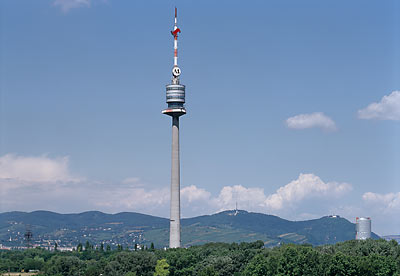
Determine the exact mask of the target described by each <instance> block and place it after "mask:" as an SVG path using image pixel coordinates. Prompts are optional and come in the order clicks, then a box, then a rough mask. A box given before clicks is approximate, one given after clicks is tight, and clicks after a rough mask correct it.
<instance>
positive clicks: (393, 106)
mask: <svg viewBox="0 0 400 276" xmlns="http://www.w3.org/2000/svg"><path fill="white" fill-rule="evenodd" d="M358 118H360V119H378V120H394V121H399V120H400V91H393V92H392V93H390V94H389V95H387V96H383V98H382V99H381V101H380V102H377V103H376V102H375V103H371V104H370V105H368V106H367V107H366V108H363V109H360V110H358Z"/></svg>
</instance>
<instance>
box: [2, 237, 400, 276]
mask: <svg viewBox="0 0 400 276" xmlns="http://www.w3.org/2000/svg"><path fill="white" fill-rule="evenodd" d="M22 270H24V271H29V270H39V271H40V273H39V275H43V276H44V275H46V276H64V275H65V276H67V275H68V276H76V275H82V276H99V275H104V276H133V275H170V276H175V275H200V276H201V275H220V276H228V275H229V276H230V275H236V276H237V275H281V276H283V275H285V276H287V275H317V276H321V275H329V276H330V275H338V276H339V275H343V276H347V275H364V276H369V275H370V276H384V275H395V276H397V275H400V245H399V244H398V243H397V242H396V241H385V240H382V239H381V240H372V239H370V240H366V241H356V240H352V241H347V242H341V243H337V244H334V245H323V246H317V247H313V246H311V245H295V244H283V245H281V246H278V247H274V248H264V243H263V242H262V241H257V242H253V243H240V244H236V243H232V244H227V243H209V244H205V245H201V246H192V247H189V248H179V249H168V250H163V249H154V247H153V246H152V247H150V248H149V249H144V250H143V249H140V250H135V251H128V250H124V248H122V246H119V247H118V248H117V249H115V250H112V249H111V248H110V247H109V246H106V247H104V246H100V247H97V248H94V246H93V245H91V244H89V243H88V242H87V243H86V244H85V245H81V244H80V245H79V246H78V247H77V248H76V250H74V251H72V252H59V251H57V250H55V251H48V250H44V249H40V248H35V249H29V250H22V251H17V250H11V251H8V250H3V251H0V271H1V272H7V271H11V272H20V271H22Z"/></svg>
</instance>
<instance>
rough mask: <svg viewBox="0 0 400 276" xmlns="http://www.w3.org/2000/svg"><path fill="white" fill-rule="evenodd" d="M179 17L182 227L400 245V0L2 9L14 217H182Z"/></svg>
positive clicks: (64, 0)
mask: <svg viewBox="0 0 400 276" xmlns="http://www.w3.org/2000/svg"><path fill="white" fill-rule="evenodd" d="M175 6H177V7H178V16H179V18H178V25H179V27H180V28H181V30H182V34H181V35H180V37H179V65H180V67H181V69H182V76H181V82H182V83H183V84H185V85H186V86H187V90H186V101H187V104H186V107H187V111H188V113H187V115H186V116H184V117H182V119H181V162H182V164H181V172H182V179H181V185H182V213H183V215H184V216H186V217H188V216H194V215H199V214H209V213H213V212H217V211H219V210H224V209H232V208H234V206H235V202H236V201H238V206H239V208H241V209H246V210H249V211H257V212H263V213H271V214H276V215H280V216H282V217H284V218H288V219H297V220H300V219H310V218H315V217H320V216H323V215H328V214H332V213H335V214H339V215H342V216H344V217H346V218H348V219H349V220H351V221H354V218H355V217H356V216H370V217H371V218H372V220H373V230H374V231H376V232H377V233H378V234H400V220H399V219H398V215H396V214H398V213H399V212H400V147H399V142H398V141H400V92H398V91H399V90H400V50H399V49H400V35H399V34H400V3H398V2H396V1H320V0H319V1H309V0H307V1H248V2H246V3H244V2H243V1H117V0H107V1H106V0H104V1H101V0H40V1H15V0H14V1H11V0H6V1H2V2H1V3H0V13H1V14H0V20H1V21H0V89H1V90H0V185H1V186H0V187H1V188H0V192H1V193H0V212H5V211H10V210H24V211H32V210H37V209H47V210H52V211H58V212H63V213H68V212H81V211H86V210H101V211H104V212H120V211H137V212H144V213H148V214H153V215H159V216H165V217H167V216H168V215H169V212H168V200H169V181H170V143H171V137H170V136H171V129H170V127H171V121H170V118H168V117H167V116H163V115H162V114H161V110H162V109H163V108H165V107H166V104H165V84H167V83H169V82H170V78H171V75H170V74H171V73H170V72H171V68H172V62H173V59H172V56H173V49H172V46H173V44H172V42H173V41H172V36H171V34H170V33H169V31H170V30H171V29H172V27H173V9H174V7H175Z"/></svg>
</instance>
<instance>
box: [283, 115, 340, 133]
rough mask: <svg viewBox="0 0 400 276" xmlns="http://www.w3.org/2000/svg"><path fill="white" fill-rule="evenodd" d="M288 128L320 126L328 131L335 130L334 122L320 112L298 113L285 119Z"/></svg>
mask: <svg viewBox="0 0 400 276" xmlns="http://www.w3.org/2000/svg"><path fill="white" fill-rule="evenodd" d="M286 125H287V127H288V128H293V129H306V128H322V129H324V130H328V131H334V130H336V124H335V122H334V121H333V120H332V119H331V118H329V117H328V116H326V115H325V114H324V113H322V112H314V113H310V114H299V115H296V116H293V117H290V118H288V119H287V120H286Z"/></svg>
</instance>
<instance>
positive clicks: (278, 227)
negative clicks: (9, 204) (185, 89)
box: [0, 211, 378, 247]
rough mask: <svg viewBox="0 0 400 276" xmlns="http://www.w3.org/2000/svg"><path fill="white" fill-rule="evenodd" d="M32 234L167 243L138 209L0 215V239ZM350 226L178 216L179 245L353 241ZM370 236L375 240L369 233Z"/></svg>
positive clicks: (74, 240) (238, 214) (337, 220)
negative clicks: (114, 212) (179, 219)
mask: <svg viewBox="0 0 400 276" xmlns="http://www.w3.org/2000/svg"><path fill="white" fill-rule="evenodd" d="M28 229H29V230H31V231H32V233H33V241H32V243H33V244H35V245H40V246H49V247H52V246H54V243H55V242H57V243H58V244H59V246H65V247H67V246H76V245H77V244H78V243H79V242H81V243H85V242H86V241H89V242H90V243H94V244H100V243H102V242H103V243H106V244H110V245H111V246H116V245H117V244H122V245H124V246H125V247H126V246H128V247H133V246H134V244H135V243H138V244H147V245H149V244H150V243H151V242H153V243H154V244H155V245H156V246H157V247H164V246H167V245H168V236H169V220H168V219H165V218H160V217H154V216H149V215H144V214H139V213H130V212H124V213H118V214H113V215H112V214H105V213H102V212H97V211H92V212H84V213H80V214H58V213H53V212H48V211H35V212H31V213H26V212H8V213H1V214H0V243H1V244H3V245H5V246H23V245H24V244H25V241H24V233H25V232H26V231H27V230H28ZM354 237H355V226H354V224H353V223H351V222H349V221H348V220H346V219H344V218H341V217H322V218H320V219H314V220H307V221H289V220H285V219H282V218H280V217H277V216H272V215H266V214H260V213H251V212H246V211H224V212H220V213H217V214H213V215H207V216H199V217H194V218H187V219H182V244H183V246H191V245H198V244H203V243H207V242H243V241H247V242H250V241H256V240H263V241H264V243H265V245H266V246H274V245H277V244H279V243H281V242H285V243H310V244H313V245H320V244H331V243H336V242H339V241H346V240H351V239H354ZM373 238H378V236H377V235H375V234H373Z"/></svg>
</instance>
